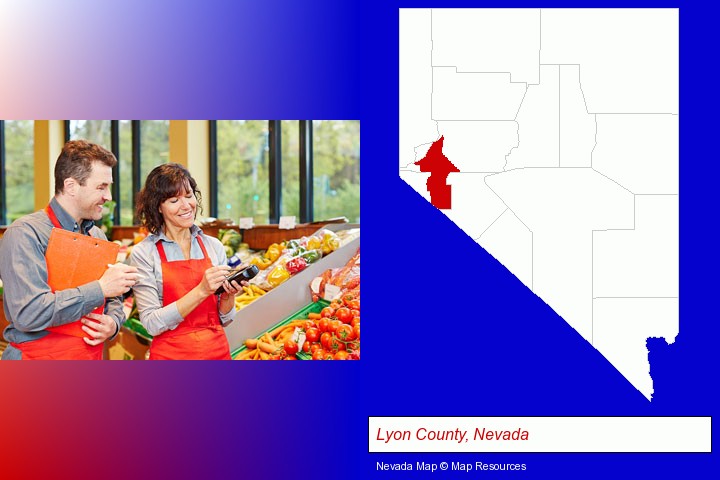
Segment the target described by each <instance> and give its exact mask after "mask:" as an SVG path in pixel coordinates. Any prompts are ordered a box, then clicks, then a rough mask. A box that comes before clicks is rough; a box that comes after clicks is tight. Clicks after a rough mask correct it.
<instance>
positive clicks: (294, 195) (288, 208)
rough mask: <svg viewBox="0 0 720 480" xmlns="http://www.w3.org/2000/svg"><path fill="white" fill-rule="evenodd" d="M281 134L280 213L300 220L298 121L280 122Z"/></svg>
mask: <svg viewBox="0 0 720 480" xmlns="http://www.w3.org/2000/svg"><path fill="white" fill-rule="evenodd" d="M280 132H281V134H282V137H281V138H282V141H281V148H282V157H281V161H282V203H281V209H280V215H282V216H288V215H293V216H295V218H296V219H297V220H298V221H299V220H300V155H299V154H300V144H299V139H300V133H299V132H300V122H299V121H298V120H283V121H281V122H280Z"/></svg>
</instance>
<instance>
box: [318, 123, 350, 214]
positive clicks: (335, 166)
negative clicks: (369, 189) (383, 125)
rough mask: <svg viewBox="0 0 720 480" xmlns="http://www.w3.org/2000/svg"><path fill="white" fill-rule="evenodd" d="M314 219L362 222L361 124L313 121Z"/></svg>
mask: <svg viewBox="0 0 720 480" xmlns="http://www.w3.org/2000/svg"><path fill="white" fill-rule="evenodd" d="M313 177H314V179H313V197H314V198H313V217H314V219H315V220H323V219H328V218H333V217H339V216H344V217H347V218H348V220H349V221H351V222H355V223H359V222H360V122H359V121H358V120H314V121H313Z"/></svg>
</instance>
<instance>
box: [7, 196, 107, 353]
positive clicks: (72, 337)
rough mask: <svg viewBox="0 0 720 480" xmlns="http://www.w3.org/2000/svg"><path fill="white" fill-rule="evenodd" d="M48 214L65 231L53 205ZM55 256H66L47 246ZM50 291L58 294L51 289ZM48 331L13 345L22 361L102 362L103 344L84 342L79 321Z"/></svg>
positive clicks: (55, 224)
mask: <svg viewBox="0 0 720 480" xmlns="http://www.w3.org/2000/svg"><path fill="white" fill-rule="evenodd" d="M45 212H46V213H47V215H48V217H50V221H51V222H52V224H53V225H54V226H55V228H62V226H61V225H60V222H59V221H58V219H57V216H56V215H55V212H53V210H52V208H50V205H48V206H47V207H46V208H45ZM92 253H93V252H89V253H88V254H90V255H92ZM54 255H63V252H62V251H59V250H58V249H55V248H52V246H51V245H48V249H47V250H46V251H45V258H50V257H51V256H54ZM50 288H51V289H52V290H53V292H54V291H55V289H54V288H53V286H52V285H50ZM104 308H105V302H103V304H102V305H101V306H99V307H98V308H96V309H95V310H93V313H98V314H102V313H103V310H104ZM47 331H49V332H50V333H49V334H47V335H46V336H44V337H42V338H39V339H37V340H32V341H29V342H23V343H11V344H10V345H12V346H13V347H15V348H17V349H18V350H20V351H21V352H22V359H23V360H102V354H103V344H102V343H101V344H99V345H95V346H92V345H88V344H87V343H85V341H84V340H83V338H84V337H87V334H86V333H85V332H84V331H83V330H82V323H80V320H76V321H74V322H71V323H68V324H65V325H62V326H59V327H49V328H48V329H47Z"/></svg>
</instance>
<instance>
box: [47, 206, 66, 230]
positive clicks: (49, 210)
mask: <svg viewBox="0 0 720 480" xmlns="http://www.w3.org/2000/svg"><path fill="white" fill-rule="evenodd" d="M45 213H47V216H48V217H49V218H50V221H51V222H52V224H53V225H54V226H55V228H62V225H60V220H58V218H57V215H55V212H54V211H53V209H52V207H51V206H50V204H48V206H47V207H45Z"/></svg>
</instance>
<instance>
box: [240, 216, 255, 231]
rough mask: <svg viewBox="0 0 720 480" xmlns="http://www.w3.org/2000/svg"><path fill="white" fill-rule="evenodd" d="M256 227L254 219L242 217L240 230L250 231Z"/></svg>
mask: <svg viewBox="0 0 720 480" xmlns="http://www.w3.org/2000/svg"><path fill="white" fill-rule="evenodd" d="M254 226H255V224H254V223H253V217H240V228H241V229H242V230H249V229H251V228H253V227H254Z"/></svg>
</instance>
